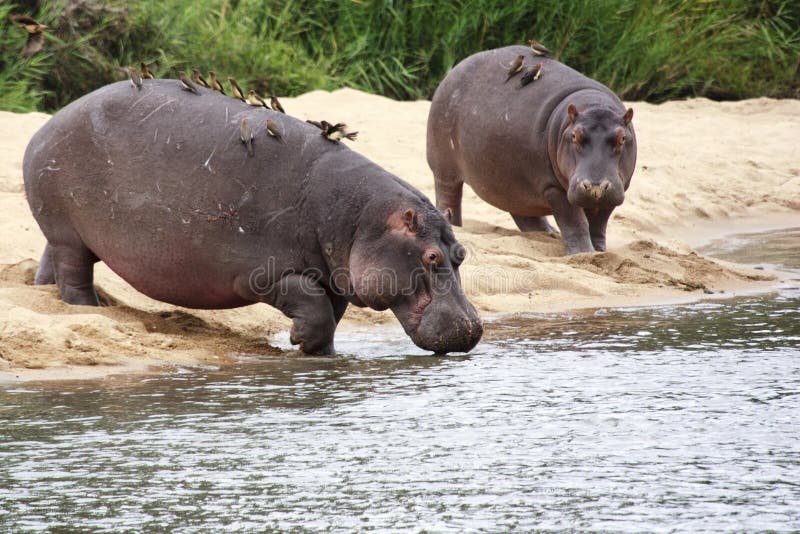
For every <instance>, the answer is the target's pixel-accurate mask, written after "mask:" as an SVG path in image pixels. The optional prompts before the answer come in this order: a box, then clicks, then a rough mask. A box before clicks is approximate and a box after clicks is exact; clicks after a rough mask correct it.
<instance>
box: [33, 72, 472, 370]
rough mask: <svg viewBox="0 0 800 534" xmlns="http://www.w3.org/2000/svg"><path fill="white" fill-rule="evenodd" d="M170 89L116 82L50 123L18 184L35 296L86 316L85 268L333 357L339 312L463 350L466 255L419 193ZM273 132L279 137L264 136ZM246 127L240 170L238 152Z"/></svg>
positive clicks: (468, 312) (279, 121)
mask: <svg viewBox="0 0 800 534" xmlns="http://www.w3.org/2000/svg"><path fill="white" fill-rule="evenodd" d="M199 91H200V94H199V95H195V94H193V93H190V92H187V91H184V90H182V89H181V84H180V82H178V81H176V80H144V85H143V86H142V88H141V90H137V89H136V88H135V87H134V86H133V85H132V84H130V83H127V82H118V83H115V84H111V85H108V86H105V87H103V88H101V89H98V90H97V91H94V92H93V93H91V94H88V95H86V96H84V97H82V98H80V99H79V100H76V101H75V102H73V103H72V104H70V105H68V106H66V107H65V108H63V109H62V110H61V111H59V112H58V113H56V114H55V115H54V116H53V117H52V118H51V119H50V120H49V121H48V122H47V123H46V124H45V125H44V126H43V127H42V128H41V129H40V130H39V131H38V132H37V133H36V135H34V136H33V138H32V139H31V141H30V143H29V144H28V147H27V150H26V152H25V159H24V163H23V173H24V177H25V188H26V192H27V198H28V202H29V204H30V207H31V210H32V212H33V215H34V217H35V218H36V221H37V222H38V223H39V226H40V227H41V229H42V232H43V233H44V235H45V237H46V238H47V247H46V249H45V251H44V254H43V255H42V260H41V262H40V264H39V269H38V272H37V275H36V283H37V284H52V283H57V284H58V288H59V292H60V295H61V298H62V299H63V300H64V301H66V302H68V303H70V304H84V305H97V304H98V299H97V295H96V293H95V291H94V287H93V264H94V263H95V262H97V261H103V262H105V263H106V264H107V265H108V266H109V267H110V268H111V269H112V270H113V271H114V272H116V273H117V274H119V275H120V276H121V277H122V278H123V279H125V280H126V281H127V282H128V283H130V284H131V285H132V286H133V287H134V288H136V289H137V290H139V291H141V292H142V293H144V294H146V295H148V296H150V297H152V298H154V299H156V300H160V301H164V302H168V303H171V304H175V305H178V306H186V307H190V308H208V309H220V308H232V307H238V306H244V305H248V304H252V303H256V302H265V303H267V304H270V305H272V306H274V307H276V308H278V309H279V310H280V311H282V312H283V313H284V314H285V315H287V316H288V317H290V318H292V319H293V325H292V330H291V340H292V343H294V344H299V345H300V348H301V349H302V350H303V351H304V352H306V353H311V354H327V353H333V350H334V348H333V337H334V331H335V329H336V326H337V323H338V322H339V320H340V319H341V317H342V315H343V314H344V311H345V308H346V307H347V305H348V303H350V304H354V305H356V306H367V307H370V308H373V309H376V310H385V309H387V308H388V309H391V310H392V311H393V312H394V314H395V315H396V316H397V318H398V319H399V320H400V322H401V323H402V325H403V327H404V329H405V331H406V332H407V333H408V335H409V336H410V337H411V339H412V340H413V341H414V343H416V344H417V345H418V346H420V347H422V348H423V349H426V350H431V351H435V352H437V353H446V352H453V351H469V350H470V349H472V347H474V346H475V344H476V343H477V342H478V340H479V339H480V337H481V334H482V325H481V321H480V319H479V317H478V315H477V313H476V311H475V309H474V308H473V306H472V305H471V304H470V303H469V301H468V300H467V299H466V297H465V295H464V292H463V291H462V288H461V283H460V278H459V272H458V270H459V264H460V263H461V261H462V260H463V258H464V249H463V247H462V246H461V245H460V244H459V243H458V242H457V241H456V239H455V237H454V235H453V231H452V229H451V227H450V225H449V224H448V222H447V221H446V220H445V219H444V218H443V217H442V216H441V214H440V213H439V211H438V210H436V208H434V207H433V205H432V204H431V203H430V201H429V200H428V199H427V198H426V197H425V196H424V195H423V194H421V193H420V192H419V191H417V190H416V189H414V188H413V187H411V186H409V185H407V184H406V183H404V182H403V181H401V180H400V179H398V178H397V177H395V176H393V175H392V174H390V173H388V172H387V171H385V170H383V169H382V168H381V167H379V166H378V165H376V164H375V163H373V162H371V161H369V160H368V159H366V158H364V157H363V156H361V155H359V154H358V153H356V152H353V151H352V150H350V149H348V148H347V147H345V146H344V145H342V144H339V143H334V142H331V141H328V140H326V139H325V138H323V137H322V136H321V135H320V131H319V130H318V129H316V128H315V127H313V126H311V125H309V124H306V123H304V122H302V121H300V120H298V119H295V118H292V117H289V116H287V115H284V114H282V113H278V112H274V111H271V110H265V109H263V108H254V107H251V106H248V105H246V104H245V103H243V102H240V101H238V100H234V99H231V98H228V97H225V96H223V95H222V94H220V93H217V92H214V91H211V90H209V89H203V88H200V90H199ZM267 118H269V119H272V121H273V122H274V124H275V125H276V126H277V128H278V130H279V133H280V134H281V135H282V140H279V139H277V138H275V137H271V136H270V135H268V134H267V132H265V130H266V119H267ZM243 119H246V121H247V123H248V124H249V126H250V129H251V130H252V132H253V135H254V142H253V152H254V155H253V157H249V156H248V149H247V148H246V147H245V145H244V144H243V143H242V141H241V139H240V125H241V123H242V120H243Z"/></svg>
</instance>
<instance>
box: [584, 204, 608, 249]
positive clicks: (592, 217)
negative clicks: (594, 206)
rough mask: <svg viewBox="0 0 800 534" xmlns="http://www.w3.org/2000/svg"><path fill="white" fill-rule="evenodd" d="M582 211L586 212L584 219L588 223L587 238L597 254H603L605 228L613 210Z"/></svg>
mask: <svg viewBox="0 0 800 534" xmlns="http://www.w3.org/2000/svg"><path fill="white" fill-rule="evenodd" d="M584 211H585V212H586V219H587V220H588V221H589V236H590V237H591V239H592V246H593V247H594V249H595V250H596V251H597V252H605V251H606V227H607V226H608V219H609V218H610V217H611V212H613V211H614V209H613V208H612V209H610V210H584Z"/></svg>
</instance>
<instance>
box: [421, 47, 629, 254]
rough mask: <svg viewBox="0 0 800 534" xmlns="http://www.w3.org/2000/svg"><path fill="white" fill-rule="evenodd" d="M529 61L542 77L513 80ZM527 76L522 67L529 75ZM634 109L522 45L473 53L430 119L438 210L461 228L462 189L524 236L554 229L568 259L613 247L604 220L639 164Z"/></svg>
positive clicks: (437, 99)
mask: <svg viewBox="0 0 800 534" xmlns="http://www.w3.org/2000/svg"><path fill="white" fill-rule="evenodd" d="M519 55H522V56H524V61H525V65H526V66H535V65H536V64H537V63H541V64H542V71H541V75H540V77H539V78H538V79H537V80H535V81H533V82H531V83H530V84H528V85H526V86H524V87H521V84H520V83H519V80H520V78H521V77H522V75H517V77H516V78H514V77H512V78H511V79H510V80H509V81H508V82H505V81H504V80H505V79H506V77H507V73H508V70H509V65H511V64H512V63H513V62H514V60H515V58H517V56H519ZM523 71H524V69H523ZM632 118H633V110H631V109H628V110H626V109H625V107H624V106H623V104H622V102H621V101H620V100H619V98H617V97H616V96H615V95H614V93H612V92H611V91H610V90H609V89H608V88H607V87H605V86H604V85H602V84H600V83H598V82H596V81H594V80H591V79H589V78H587V77H585V76H583V75H582V74H580V73H578V72H576V71H574V70H572V69H570V68H569V67H567V66H566V65H563V64H561V63H559V62H558V61H555V60H553V59H550V58H547V57H539V56H535V55H534V54H533V53H532V51H531V50H530V49H529V48H527V47H523V46H510V47H506V48H499V49H496V50H489V51H486V52H480V53H478V54H474V55H472V56H470V57H468V58H467V59H465V60H464V61H462V62H461V63H459V64H458V65H456V66H455V67H454V68H453V70H452V71H451V72H450V73H449V74H448V75H447V77H446V78H445V79H444V81H442V83H441V84H440V85H439V87H438V88H437V89H436V94H435V95H434V97H433V102H432V104H431V110H430V115H429V116H428V164H429V165H430V167H431V169H432V170H433V175H434V179H435V181H436V206H437V207H438V208H439V209H440V210H442V211H443V212H445V213H448V215H449V216H450V218H451V222H452V223H453V224H456V225H459V226H460V225H461V192H462V187H463V185H464V183H467V184H469V185H470V187H472V189H473V190H474V191H475V193H476V194H477V195H478V196H479V197H481V198H482V199H483V200H485V201H486V202H488V203H489V204H492V205H493V206H495V207H497V208H500V209H502V210H505V211H508V212H509V213H510V214H511V216H512V217H513V218H514V221H515V222H516V223H517V226H518V227H519V229H520V230H522V231H531V230H540V231H548V230H552V228H551V227H550V225H549V224H548V223H547V220H546V219H545V218H544V216H545V215H550V214H552V215H554V216H555V219H556V222H557V223H558V226H559V228H560V229H561V234H562V235H563V238H564V248H565V250H566V253H567V254H575V253H578V252H591V251H594V250H598V251H602V250H605V248H606V224H607V223H608V218H609V217H610V216H611V212H612V211H613V210H614V208H615V207H616V206H619V205H620V204H622V201H623V199H624V196H625V190H626V189H627V188H628V185H630V181H631V175H632V174H633V170H634V166H635V164H636V137H635V135H634V132H633V125H632V124H631V119H632Z"/></svg>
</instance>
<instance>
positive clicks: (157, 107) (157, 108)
mask: <svg viewBox="0 0 800 534" xmlns="http://www.w3.org/2000/svg"><path fill="white" fill-rule="evenodd" d="M173 102H175V101H174V100H167V101H166V102H163V103H162V104H160V105H158V106H156V107H154V108H153V109H152V111H150V113H148V114H147V115H145V116H144V117H142V118H141V119H139V124H141V123H143V122H144V121H146V120H147V119H149V118H150V115H152V114H153V113H155V112H156V111H158V110H159V109H161V108H163V107H164V106H167V105H169V104H172V103H173Z"/></svg>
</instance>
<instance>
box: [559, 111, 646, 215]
mask: <svg viewBox="0 0 800 534" xmlns="http://www.w3.org/2000/svg"><path fill="white" fill-rule="evenodd" d="M631 119H633V110H632V109H630V108H629V109H628V111H627V112H625V113H620V112H617V111H614V110H611V109H608V108H605V107H596V108H588V109H586V110H583V111H580V112H579V111H578V108H577V107H576V106H575V105H574V104H569V106H567V119H566V127H565V128H564V129H563V130H562V132H561V138H560V139H559V143H558V152H557V167H558V170H559V174H560V175H561V176H562V177H563V178H565V179H567V180H568V181H569V183H568V184H563V185H564V186H565V189H566V190H567V199H568V200H569V202H570V204H572V205H574V206H578V207H581V208H589V209H608V208H613V207H615V206H619V205H620V204H622V201H623V200H624V199H625V189H626V188H627V186H628V183H629V182H630V177H631V174H633V167H634V165H635V162H636V145H635V143H636V140H635V137H634V135H633V127H632V125H631Z"/></svg>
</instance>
